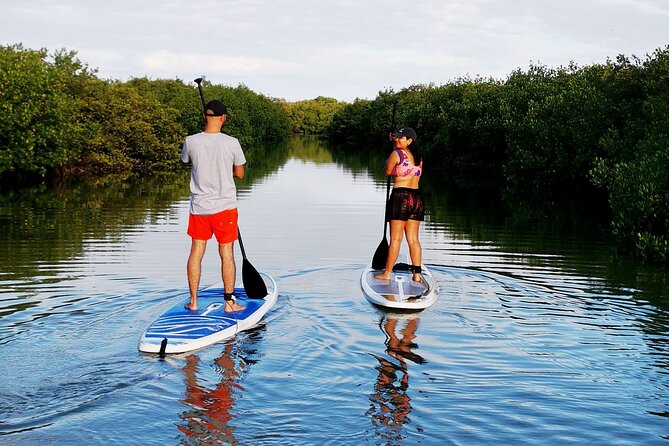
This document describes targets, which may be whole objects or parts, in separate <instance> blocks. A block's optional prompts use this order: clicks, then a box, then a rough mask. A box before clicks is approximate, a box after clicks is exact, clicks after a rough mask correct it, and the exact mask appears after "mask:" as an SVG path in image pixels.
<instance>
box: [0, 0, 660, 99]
mask: <svg viewBox="0 0 669 446" xmlns="http://www.w3.org/2000/svg"><path fill="white" fill-rule="evenodd" d="M18 43H21V44H22V45H23V47H24V48H30V49H40V48H46V49H47V50H49V51H50V52H53V51H56V50H59V49H66V50H69V51H76V53H77V57H78V58H79V60H81V61H82V62H84V63H86V64H87V65H88V66H89V67H90V68H92V69H97V70H98V72H97V75H98V77H100V78H103V79H120V80H127V79H130V78H133V77H145V76H146V77H148V78H150V79H181V80H184V81H186V82H190V81H192V80H193V79H195V78H196V77H200V76H203V75H204V76H205V77H206V79H208V80H209V81H211V82H212V83H214V84H223V85H230V86H237V85H239V84H244V85H246V86H247V87H249V88H250V89H251V90H253V91H255V92H257V93H261V94H264V95H266V96H269V97H272V98H282V99H285V100H288V101H297V100H303V99H313V98H316V97H318V96H326V97H332V98H335V99H338V100H341V101H346V102H351V101H353V100H355V99H356V98H365V99H373V98H375V97H376V96H377V95H378V93H379V92H380V91H385V90H394V91H399V90H401V89H403V88H406V87H409V86H411V85H416V84H430V83H431V84H435V85H442V84H446V83H449V82H453V81H456V80H458V79H462V78H475V77H484V78H495V79H501V80H504V79H506V77H507V76H508V75H509V74H510V73H511V72H512V71H514V70H516V69H521V70H526V69H527V68H528V67H529V66H530V65H532V64H541V65H545V66H548V67H559V66H566V65H568V64H569V63H570V62H574V63H576V64H577V65H579V66H584V65H591V64H593V63H605V62H606V60H607V59H615V58H616V57H617V56H618V55H619V54H623V55H626V56H628V57H629V56H638V57H640V58H642V59H643V58H645V57H646V55H649V54H652V53H653V52H654V51H655V50H657V49H660V48H665V47H667V45H669V0H413V1H411V2H409V1H400V0H339V1H334V0H327V1H324V0H292V1H290V0H238V1H234V2H233V1H229V0H215V1H214V0H199V1H186V0H161V1H155V0H153V1H146V0H118V1H116V0H107V1H100V0H53V1H52V0H31V1H17V0H0V45H13V44H18Z"/></svg>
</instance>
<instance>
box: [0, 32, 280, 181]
mask: <svg viewBox="0 0 669 446" xmlns="http://www.w3.org/2000/svg"><path fill="white" fill-rule="evenodd" d="M75 56H76V54H75V53H73V52H69V53H68V52H65V51H60V52H56V53H55V54H53V55H49V54H48V53H47V51H46V50H39V51H35V50H27V49H24V48H23V47H22V46H21V45H13V46H0V177H3V176H5V177H6V176H7V175H12V174H21V175H24V174H28V175H30V174H37V175H40V176H44V175H45V174H47V173H49V172H52V171H54V170H56V169H61V170H64V169H83V170H87V171H90V170H91V169H95V170H98V171H122V170H142V171H149V170H165V169H172V168H175V167H176V166H178V165H179V151H180V149H181V143H182V141H183V138H184V136H185V135H186V134H190V133H195V132H197V131H199V130H200V128H201V125H202V124H201V121H200V119H201V118H200V114H201V108H202V106H201V104H200V99H199V95H198V92H197V88H196V86H195V84H193V83H188V84H186V83H184V82H183V81H181V80H149V79H146V78H142V79H132V80H130V81H128V82H119V81H106V80H100V79H98V78H97V77H96V75H95V71H93V70H90V69H89V68H88V67H87V66H85V65H84V64H82V63H81V62H80V61H79V60H78V59H77V58H76V57H75ZM204 87H205V95H206V96H207V98H208V99H213V98H219V99H222V100H223V101H224V102H226V103H227V105H228V110H229V112H230V120H229V125H227V126H226V132H228V133H230V134H232V135H234V136H236V137H238V138H239V139H240V141H241V142H242V144H243V145H244V146H253V145H256V144H260V143H263V142H265V141H277V140H281V139H283V138H284V137H285V135H286V134H287V129H288V121H287V118H286V116H285V114H284V111H283V109H282V106H281V105H280V104H279V103H278V102H276V101H273V100H270V99H268V98H266V97H264V96H261V95H258V94H256V93H254V92H252V91H251V90H249V89H248V88H246V87H244V86H238V87H236V88H232V87H227V86H221V85H211V84H209V83H205V84H204Z"/></svg>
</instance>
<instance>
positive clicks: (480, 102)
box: [0, 44, 669, 264]
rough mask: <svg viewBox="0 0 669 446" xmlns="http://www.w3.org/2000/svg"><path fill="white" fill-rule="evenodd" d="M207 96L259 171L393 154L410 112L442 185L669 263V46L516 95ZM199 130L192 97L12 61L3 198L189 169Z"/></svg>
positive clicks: (16, 56) (42, 60)
mask: <svg viewBox="0 0 669 446" xmlns="http://www.w3.org/2000/svg"><path fill="white" fill-rule="evenodd" d="M203 85H204V90H205V96H206V97H207V98H218V99H221V100H223V101H224V102H226V103H227V104H228V109H229V110H230V123H229V124H228V125H227V126H226V132H228V133H230V134H232V135H234V136H236V137H237V138H239V139H240V142H241V143H242V145H243V146H244V147H245V148H246V150H247V151H248V153H249V159H250V160H253V158H254V151H255V149H254V148H255V147H260V146H263V145H267V144H272V143H277V142H281V141H282V140H284V139H285V138H286V137H287V136H288V135H289V134H291V133H298V134H317V135H322V136H327V137H329V138H330V139H331V140H332V141H334V142H336V143H338V144H339V145H341V146H342V147H344V149H343V150H350V151H360V150H361V147H364V148H368V149H369V150H378V151H379V152H382V153H385V152H387V149H388V145H387V144H386V143H387V140H386V139H385V137H386V135H387V133H388V130H389V125H390V114H391V110H392V108H393V104H394V103H396V104H397V106H396V110H397V112H396V113H397V115H396V116H397V117H396V120H397V124H398V126H411V127H413V128H415V129H416V131H417V133H418V135H419V138H418V140H417V141H416V143H417V146H418V148H419V149H420V150H421V151H422V154H423V157H424V159H425V161H426V168H427V169H428V171H427V172H428V174H429V175H430V176H431V178H434V179H435V181H437V182H438V183H440V184H443V185H444V186H445V187H449V188H454V189H460V190H462V191H463V193H471V194H476V195H478V196H483V197H489V198H490V199H491V200H499V201H501V202H502V203H504V205H505V206H506V207H507V208H509V209H514V208H515V209H529V211H528V212H529V213H534V214H536V215H549V214H550V213H551V210H552V209H556V208H561V209H563V208H574V209H575V210H576V212H582V213H593V212H602V213H604V214H605V219H606V220H607V221H609V222H610V232H611V234H612V235H613V237H614V238H615V239H616V240H617V242H618V245H619V247H620V249H621V251H623V252H624V253H626V254H632V255H634V256H635V257H637V258H641V259H643V260H645V261H649V262H653V263H661V264H669V46H666V47H664V48H660V49H657V50H656V51H655V52H653V53H652V54H649V55H646V56H645V57H644V58H643V59H642V58H638V57H636V56H631V57H626V56H623V55H620V56H618V57H617V58H616V59H615V60H608V61H607V62H606V63H604V64H593V65H589V66H584V67H579V66H576V65H574V64H570V65H568V66H565V67H559V68H549V67H545V66H539V65H530V67H529V68H528V69H526V70H521V69H517V70H515V71H513V72H512V73H510V74H509V75H508V77H507V78H506V79H504V80H499V79H484V78H474V79H471V78H461V79H457V80H455V81H450V82H448V83H446V84H442V85H436V84H429V85H413V86H411V87H408V88H405V89H402V90H400V91H398V92H395V91H393V90H386V91H381V92H379V94H378V96H377V97H376V98H374V99H372V100H366V99H356V100H355V101H353V102H352V103H344V102H340V101H337V100H335V99H332V98H325V97H319V98H316V99H313V100H305V101H299V102H292V103H289V102H286V101H284V100H282V99H276V98H269V97H266V96H264V95H260V94H257V93H255V92H253V91H251V90H250V89H249V88H248V87H246V86H244V85H239V86H237V87H230V86H224V85H214V84H211V83H209V82H207V81H206V80H205V81H204V84H203ZM200 119H201V118H200V103H199V96H198V93H197V87H196V86H195V84H194V83H192V82H184V81H182V80H180V79H175V80H164V79H159V80H151V79H148V78H133V79H130V80H128V81H125V82H121V81H117V80H103V79H99V78H98V77H97V75H96V70H94V69H91V68H89V67H88V66H87V65H86V64H85V63H83V62H81V61H80V60H78V59H77V57H76V52H74V51H66V50H59V51H56V52H53V53H49V52H48V51H47V50H45V49H40V50H31V49H25V48H23V46H22V45H21V44H16V45H10V46H0V184H1V185H0V188H3V187H7V186H9V185H14V184H16V183H17V182H23V181H25V182H35V181H43V180H44V179H45V178H62V177H64V176H68V175H79V174H87V175H102V174H106V173H114V172H137V173H140V174H141V173H150V172H161V171H167V170H176V169H179V168H182V167H181V162H180V160H179V152H180V150H181V144H182V141H183V138H184V136H185V135H187V134H192V133H196V132H198V131H200V129H201V122H200ZM347 147H348V149H346V148H347ZM265 150H266V149H258V150H257V151H258V153H257V158H259V159H260V158H262V157H263V156H264V154H265V153H266V152H265Z"/></svg>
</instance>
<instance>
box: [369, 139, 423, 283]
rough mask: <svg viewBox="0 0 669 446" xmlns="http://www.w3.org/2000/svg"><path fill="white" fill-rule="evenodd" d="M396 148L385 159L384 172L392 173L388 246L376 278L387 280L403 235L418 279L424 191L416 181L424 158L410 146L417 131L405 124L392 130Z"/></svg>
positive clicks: (419, 175)
mask: <svg viewBox="0 0 669 446" xmlns="http://www.w3.org/2000/svg"><path fill="white" fill-rule="evenodd" d="M391 138H392V140H393V142H394V146H395V149H394V150H393V151H392V153H391V154H390V156H389V157H388V159H387V161H386V167H385V173H386V175H393V176H394V177H395V181H394V183H393V192H392V194H391V195H390V200H389V201H388V204H387V206H386V221H388V222H390V246H389V247H388V258H387V259H386V268H385V270H384V271H383V273H381V274H379V275H378V276H376V278H377V279H382V280H388V279H390V274H391V273H392V270H393V266H395V261H396V260H397V256H398V255H399V253H400V245H401V244H402V238H403V237H404V235H406V239H407V243H408V245H409V255H410V257H411V272H412V273H413V280H415V281H417V282H419V281H420V280H421V278H420V273H421V262H422V249H421V246H420V241H419V240H418V229H419V228H420V222H421V221H423V219H424V217H425V208H424V204H423V195H422V194H421V192H420V190H419V189H418V183H419V182H420V177H421V175H422V173H423V160H422V157H421V156H420V154H419V153H418V152H417V151H416V150H414V151H413V152H412V151H411V149H410V148H409V146H410V145H411V143H413V142H415V141H416V132H415V131H414V129H412V128H410V127H404V128H402V129H400V130H398V131H397V132H395V133H392V134H391Z"/></svg>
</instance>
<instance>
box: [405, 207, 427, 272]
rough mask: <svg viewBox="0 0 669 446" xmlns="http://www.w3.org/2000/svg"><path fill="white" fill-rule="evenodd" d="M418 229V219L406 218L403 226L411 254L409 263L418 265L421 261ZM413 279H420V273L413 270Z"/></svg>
mask: <svg viewBox="0 0 669 446" xmlns="http://www.w3.org/2000/svg"><path fill="white" fill-rule="evenodd" d="M419 229H420V221H418V220H408V221H407V222H406V226H405V232H406V236H407V243H408V245H409V255H410V256H411V265H413V266H420V265H421V264H422V262H423V249H422V247H421V246H420V241H419V240H418V230H419ZM413 280H415V281H416V282H419V281H420V273H417V272H414V274H413Z"/></svg>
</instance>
